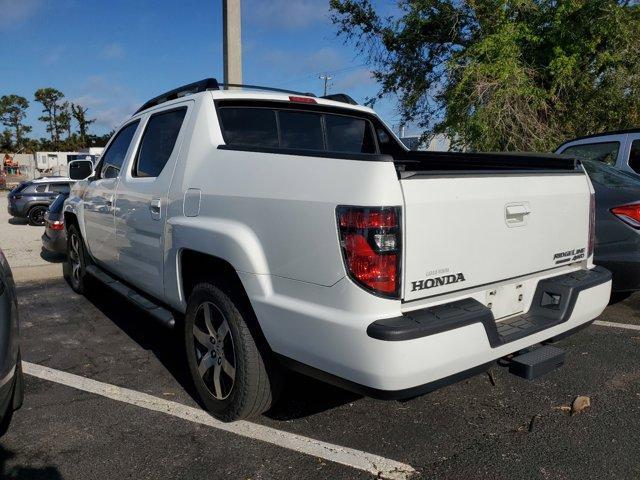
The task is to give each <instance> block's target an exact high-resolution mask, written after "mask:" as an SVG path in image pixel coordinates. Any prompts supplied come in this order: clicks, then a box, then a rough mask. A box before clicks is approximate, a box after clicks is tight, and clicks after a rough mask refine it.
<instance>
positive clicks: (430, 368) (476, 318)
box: [256, 267, 611, 399]
mask: <svg viewBox="0 0 640 480" xmlns="http://www.w3.org/2000/svg"><path fill="white" fill-rule="evenodd" d="M544 292H549V293H558V292H559V293H560V294H561V295H562V299H561V302H560V305H559V306H558V308H557V309H551V308H545V307H542V306H541V301H542V294H543V293H544ZM610 293H611V276H610V274H609V272H608V271H606V270H605V269H603V268H599V267H596V268H594V269H592V270H580V271H577V272H573V273H571V274H567V275H560V276H556V277H550V278H545V279H543V280H540V281H539V282H538V287H537V289H536V293H535V295H534V297H533V300H532V304H531V307H530V309H529V312H528V313H527V314H525V315H521V316H518V317H514V318H515V319H516V320H514V318H510V319H508V321H507V322H499V325H496V322H495V321H494V320H493V317H492V316H491V312H490V311H488V312H487V308H486V307H485V306H484V305H482V304H479V302H475V304H473V303H469V304H467V305H466V306H465V308H463V309H462V310H463V311H462V312H460V309H461V308H460V305H454V304H457V303H460V301H458V302H452V304H445V305H442V306H439V307H431V308H428V309H423V310H419V311H413V312H410V313H407V314H406V315H404V316H401V317H390V318H388V319H385V320H375V321H370V322H368V323H366V324H362V323H360V325H361V326H358V325H357V323H359V322H358V319H357V317H355V316H353V315H349V314H347V312H344V314H345V315H346V316H347V320H348V321H344V322H343V321H341V320H338V319H336V317H335V314H336V313H338V312H337V311H335V310H334V311H333V315H334V316H333V318H331V317H329V316H324V318H322V317H320V316H315V318H313V319H311V318H309V316H310V314H309V312H308V311H307V312H302V311H298V315H299V316H298V318H297V322H296V324H295V325H294V323H293V322H291V323H290V322H289V321H288V319H287V318H286V317H287V316H288V315H287V313H289V314H290V313H291V312H282V311H281V312H280V314H281V316H280V317H279V318H278V320H279V323H281V328H282V323H284V326H285V327H286V328H285V329H284V331H287V332H289V333H291V334H292V335H294V336H295V339H296V344H295V345H292V344H283V338H282V337H280V335H281V334H280V335H278V338H276V337H274V336H273V335H274V333H275V332H272V331H271V330H270V328H269V325H268V324H269V323H271V322H270V321H267V322H266V323H267V325H266V328H264V330H265V335H266V337H267V340H268V341H269V343H270V344H272V347H274V351H275V352H276V353H278V354H279V355H280V357H281V359H283V362H284V363H285V364H287V365H288V366H290V367H292V368H294V369H296V370H299V371H303V372H305V373H308V374H311V375H312V376H316V377H319V378H321V379H323V380H325V381H329V382H331V383H335V384H338V385H340V386H342V387H344V388H347V389H350V390H354V391H358V392H360V393H364V394H366V395H368V396H372V397H378V398H386V399H393V398H407V397H412V396H416V395H418V394H421V393H424V392H427V391H430V390H434V389H436V388H439V387H441V386H443V385H445V384H448V383H451V382H455V381H458V380H460V379H462V378H465V377H467V376H469V375H472V374H474V373H477V372H479V371H482V370H483V369H486V368H487V366H488V365H491V363H492V362H494V361H495V360H497V359H499V358H502V357H504V356H506V355H509V354H511V353H514V352H517V351H519V350H522V349H525V348H527V347H530V346H532V345H535V344H537V343H541V342H544V341H546V340H549V339H552V338H556V337H561V336H566V335H567V334H568V333H570V332H573V331H575V330H578V329H580V328H581V327H584V326H586V325H588V324H589V323H590V322H591V321H592V320H594V319H595V318H596V317H597V316H598V315H600V313H602V311H603V310H604V308H605V307H606V306H607V304H608V302H609V296H610ZM465 301H466V300H462V302H465ZM452 305H453V306H452ZM434 310H435V311H436V313H434ZM451 311H454V312H457V314H456V315H452V314H443V312H449V313H450V312H451ZM256 313H257V314H258V319H259V320H260V322H261V324H262V323H263V318H264V317H262V315H263V313H265V311H264V310H263V309H262V308H261V306H260V305H259V304H258V305H256ZM316 313H317V312H316ZM378 318H379V317H378ZM310 320H312V321H310ZM301 327H304V330H305V332H303V331H302V328H301ZM285 340H287V339H285Z"/></svg>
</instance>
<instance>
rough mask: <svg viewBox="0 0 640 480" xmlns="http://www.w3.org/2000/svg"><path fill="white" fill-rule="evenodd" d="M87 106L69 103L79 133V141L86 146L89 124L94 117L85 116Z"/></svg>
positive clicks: (93, 120)
mask: <svg viewBox="0 0 640 480" xmlns="http://www.w3.org/2000/svg"><path fill="white" fill-rule="evenodd" d="M88 110H89V109H88V108H82V106H81V105H76V104H73V103H72V104H71V114H72V115H73V118H74V119H75V121H76V122H77V123H78V133H79V134H80V143H81V144H82V146H83V147H86V146H87V138H88V134H89V125H91V124H92V123H94V122H95V121H96V120H95V119H88V118H87V111H88Z"/></svg>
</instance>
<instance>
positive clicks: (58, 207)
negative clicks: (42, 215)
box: [49, 194, 68, 213]
mask: <svg viewBox="0 0 640 480" xmlns="http://www.w3.org/2000/svg"><path fill="white" fill-rule="evenodd" d="M67 196H68V195H62V194H61V195H58V196H57V197H56V199H55V200H54V201H53V203H52V204H51V205H50V206H49V211H50V212H51V213H60V212H61V211H62V206H63V205H64V201H65V200H66V199H67Z"/></svg>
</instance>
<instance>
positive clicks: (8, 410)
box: [0, 250, 23, 436]
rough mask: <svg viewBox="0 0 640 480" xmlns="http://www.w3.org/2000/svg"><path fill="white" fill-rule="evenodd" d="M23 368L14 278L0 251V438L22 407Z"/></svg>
mask: <svg viewBox="0 0 640 480" xmlns="http://www.w3.org/2000/svg"><path fill="white" fill-rule="evenodd" d="M22 385H23V384H22V367H21V363H20V346H19V343H18V302H17V300H16V292H15V285H14V282H13V275H12V274H11V269H10V268H9V264H8V263H7V259H6V258H5V257H4V254H3V253H2V250H0V436H1V435H3V434H4V433H5V432H6V431H7V428H8V427H9V423H10V422H11V417H12V416H13V412H14V410H17V409H18V408H20V406H21V405H22V395H23V387H22Z"/></svg>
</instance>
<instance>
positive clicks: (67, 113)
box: [58, 102, 71, 141]
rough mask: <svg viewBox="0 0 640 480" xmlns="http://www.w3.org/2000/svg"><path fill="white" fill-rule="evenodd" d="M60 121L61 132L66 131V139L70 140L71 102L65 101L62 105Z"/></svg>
mask: <svg viewBox="0 0 640 480" xmlns="http://www.w3.org/2000/svg"><path fill="white" fill-rule="evenodd" d="M58 122H59V128H60V133H62V132H65V133H66V134H67V138H66V140H67V141H68V140H69V139H70V138H71V109H70V107H69V102H64V103H63V104H62V105H61V106H60V114H59V115H58Z"/></svg>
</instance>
